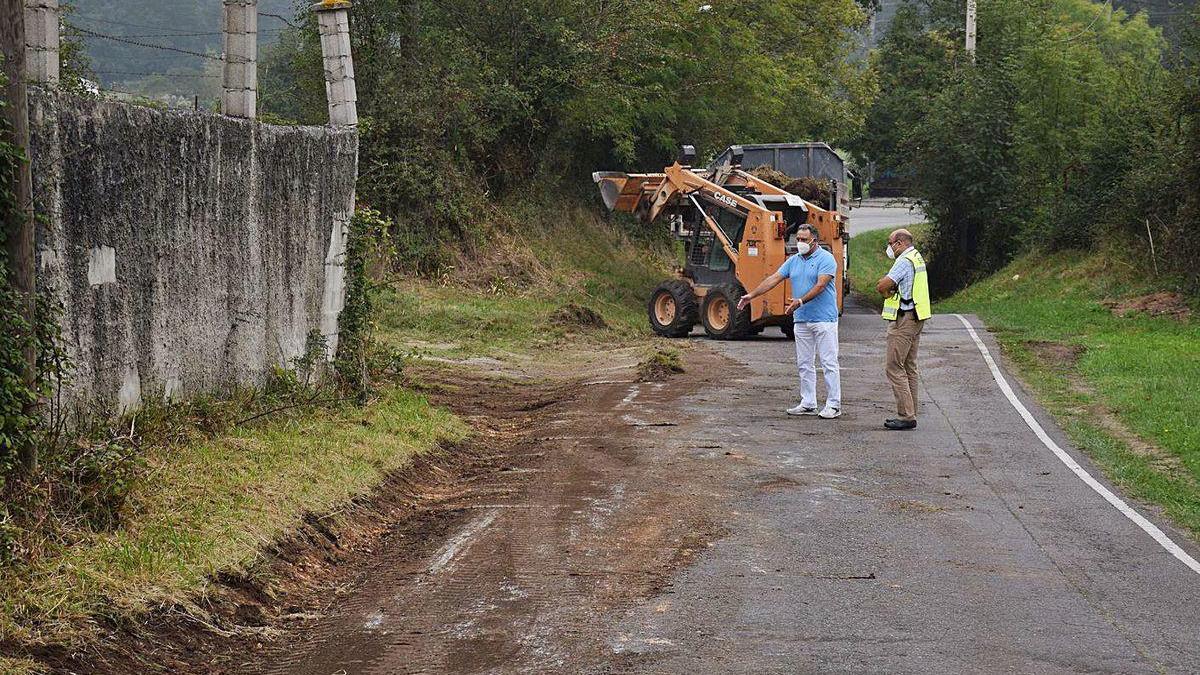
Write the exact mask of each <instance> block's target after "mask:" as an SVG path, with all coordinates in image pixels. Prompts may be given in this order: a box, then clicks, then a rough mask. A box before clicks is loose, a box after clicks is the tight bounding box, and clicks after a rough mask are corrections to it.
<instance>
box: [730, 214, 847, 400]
mask: <svg viewBox="0 0 1200 675" xmlns="http://www.w3.org/2000/svg"><path fill="white" fill-rule="evenodd" d="M796 245H797V246H798V247H799V252H798V253H796V255H794V256H791V257H790V258H788V259H787V260H785V261H784V263H783V265H782V266H780V268H779V271H778V272H776V273H774V274H772V275H771V276H769V277H767V278H766V279H764V280H763V282H762V283H761V284H759V285H758V288H756V289H754V290H753V291H751V292H749V293H747V294H746V295H743V296H742V297H741V299H740V300H738V309H744V308H745V307H746V306H747V305H749V304H750V302H751V301H752V300H753V299H754V298H757V297H758V296H760V295H762V294H763V293H766V292H767V291H769V290H771V289H772V288H775V287H776V286H778V285H779V283H780V282H781V281H783V280H784V279H790V280H791V283H792V293H793V294H794V295H796V297H795V298H793V299H792V300H791V302H790V304H788V307H787V312H788V313H789V314H791V315H792V321H793V322H794V323H795V329H796V367H797V368H798V369H799V371H800V405H797V406H795V407H792V408H789V409H788V411H787V413H788V414H789V415H819V416H820V417H822V418H824V419H833V418H835V417H840V416H841V414H842V377H841V370H840V369H839V367H838V308H837V289H835V288H834V286H833V278H834V277H835V276H836V275H837V261H836V260H834V259H833V254H832V253H830V252H829V251H826V250H825V249H823V248H821V247H820V245H818V243H817V230H816V228H815V227H812V226H811V225H805V226H803V227H801V228H800V230H799V231H798V232H797V233H796ZM815 357H820V359H821V367H822V368H823V369H824V371H825V388H826V390H827V391H826V397H825V407H824V408H822V409H821V411H820V412H819V413H818V412H817V369H816V365H815V363H814V358H815Z"/></svg>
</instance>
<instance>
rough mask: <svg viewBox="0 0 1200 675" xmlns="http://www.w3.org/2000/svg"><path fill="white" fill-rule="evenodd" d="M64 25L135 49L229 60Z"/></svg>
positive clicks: (67, 24)
mask: <svg viewBox="0 0 1200 675" xmlns="http://www.w3.org/2000/svg"><path fill="white" fill-rule="evenodd" d="M64 25H65V26H66V27H67V28H70V29H72V30H76V31H79V32H80V33H82V34H84V35H89V36H91V37H96V38H102V39H105V40H112V41H114V42H121V43H124V44H129V45H134V46H135V47H145V48H147V49H161V50H163V51H168V52H176V53H178V54H186V55H188V56H195V57H198V58H201V59H208V60H209V61H218V62H221V63H224V62H226V61H227V60H229V59H226V58H225V57H221V56H214V55H213V54H205V53H204V52H195V51H192V50H190V49H180V48H179V47H172V46H170V45H159V44H154V43H151V42H139V41H137V40H129V39H126V38H123V37H120V36H118V35H108V34H107V33H100V32H97V31H94V30H89V29H87V28H83V27H80V26H76V25H74V24H70V23H65V22H64ZM249 61H250V60H249V59H244V58H237V59H233V60H232V62H234V63H249Z"/></svg>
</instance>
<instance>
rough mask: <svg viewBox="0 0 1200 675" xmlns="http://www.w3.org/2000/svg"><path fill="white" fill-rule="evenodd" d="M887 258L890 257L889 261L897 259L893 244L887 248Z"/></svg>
mask: <svg viewBox="0 0 1200 675" xmlns="http://www.w3.org/2000/svg"><path fill="white" fill-rule="evenodd" d="M887 257H888V260H895V259H896V252H895V251H893V250H892V246H891V244H888V247H887Z"/></svg>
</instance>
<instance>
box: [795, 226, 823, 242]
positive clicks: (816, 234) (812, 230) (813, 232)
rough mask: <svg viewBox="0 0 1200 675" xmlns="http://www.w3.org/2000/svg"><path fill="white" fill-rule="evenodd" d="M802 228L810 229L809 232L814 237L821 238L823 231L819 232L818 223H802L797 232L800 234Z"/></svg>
mask: <svg viewBox="0 0 1200 675" xmlns="http://www.w3.org/2000/svg"><path fill="white" fill-rule="evenodd" d="M800 230H808V232H809V234H811V235H812V238H813V239H820V238H821V233H820V232H817V226H816V225H809V224H808V223H805V224H804V225H801V226H800V227H797V228H796V234H800Z"/></svg>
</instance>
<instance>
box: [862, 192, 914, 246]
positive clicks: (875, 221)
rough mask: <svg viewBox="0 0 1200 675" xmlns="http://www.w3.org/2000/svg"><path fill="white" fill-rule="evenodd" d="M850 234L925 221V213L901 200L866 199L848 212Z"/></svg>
mask: <svg viewBox="0 0 1200 675" xmlns="http://www.w3.org/2000/svg"><path fill="white" fill-rule="evenodd" d="M848 215H849V217H850V236H851V237H853V236H854V235H855V234H856V233H859V232H869V231H871V230H882V229H884V228H892V229H894V228H898V227H908V226H910V225H916V224H917V223H923V222H925V214H923V213H922V212H921V210H920V209H919V208H910V207H909V205H908V204H906V203H904V202H901V201H898V200H896V201H890V200H882V199H877V200H866V201H865V202H863V205H862V206H860V207H857V208H853V209H851V210H850V212H849V214H848Z"/></svg>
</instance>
